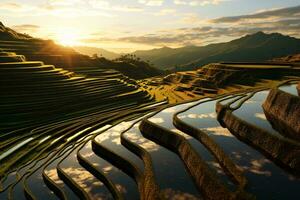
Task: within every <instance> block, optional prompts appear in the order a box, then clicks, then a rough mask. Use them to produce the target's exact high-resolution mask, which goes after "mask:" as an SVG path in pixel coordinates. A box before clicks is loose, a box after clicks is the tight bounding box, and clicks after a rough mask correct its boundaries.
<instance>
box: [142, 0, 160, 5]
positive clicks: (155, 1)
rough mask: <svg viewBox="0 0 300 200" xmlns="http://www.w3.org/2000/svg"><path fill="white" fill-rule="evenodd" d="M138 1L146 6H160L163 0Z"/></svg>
mask: <svg viewBox="0 0 300 200" xmlns="http://www.w3.org/2000/svg"><path fill="white" fill-rule="evenodd" d="M138 2H139V3H141V4H144V5H146V6H161V5H162V4H163V3H164V0H139V1H138Z"/></svg>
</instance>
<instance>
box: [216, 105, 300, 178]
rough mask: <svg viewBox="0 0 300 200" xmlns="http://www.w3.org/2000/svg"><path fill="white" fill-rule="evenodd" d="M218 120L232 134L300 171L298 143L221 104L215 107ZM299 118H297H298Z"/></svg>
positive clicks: (277, 160)
mask: <svg viewBox="0 0 300 200" xmlns="http://www.w3.org/2000/svg"><path fill="white" fill-rule="evenodd" d="M216 110H217V113H218V120H219V121H220V123H221V125H222V126H224V127H226V128H227V129H228V130H229V131H230V132H231V133H232V134H234V135H235V136H236V137H237V138H239V139H240V140H242V141H244V142H246V143H248V144H249V145H251V146H253V147H254V148H256V149H257V150H259V151H261V152H262V153H264V154H265V155H266V156H268V157H269V158H270V159H272V160H273V161H275V162H276V163H278V164H280V166H283V167H284V168H287V169H289V170H290V171H292V172H294V173H300V145H299V143H296V142H291V141H290V140H286V139H283V138H279V137H277V136H275V135H272V134H270V133H268V132H267V131H265V130H263V129H261V128H258V127H256V126H254V125H252V124H249V123H248V122H246V121H243V120H241V119H240V118H238V117H237V116H235V115H234V114H233V113H232V110H231V109H230V108H228V107H225V106H223V105H221V104H219V103H218V104H217V107H216ZM298 119H299V118H298Z"/></svg>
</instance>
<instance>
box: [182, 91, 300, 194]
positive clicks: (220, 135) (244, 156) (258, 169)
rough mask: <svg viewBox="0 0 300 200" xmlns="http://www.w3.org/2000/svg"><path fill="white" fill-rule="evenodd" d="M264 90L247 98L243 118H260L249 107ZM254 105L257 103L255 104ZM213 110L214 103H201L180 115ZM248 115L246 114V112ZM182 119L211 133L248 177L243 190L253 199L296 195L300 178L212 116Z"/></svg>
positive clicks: (260, 116) (261, 119)
mask: <svg viewBox="0 0 300 200" xmlns="http://www.w3.org/2000/svg"><path fill="white" fill-rule="evenodd" d="M267 94H268V93H267V92H262V93H260V94H259V96H256V97H255V98H253V99H250V100H249V101H248V104H244V105H243V106H245V105H247V106H250V107H248V109H247V110H245V109H244V112H245V113H242V112H240V113H242V114H243V115H244V119H245V120H247V121H249V118H255V120H258V121H266V120H264V118H265V117H264V114H262V113H261V112H260V111H259V109H258V108H255V107H252V106H253V105H255V104H257V103H256V102H258V101H259V100H260V101H262V99H264V98H263V97H266V95H267ZM257 105H258V104H257ZM214 110H215V103H214V102H211V103H204V104H200V105H199V106H196V107H194V108H192V109H190V110H188V111H187V112H185V113H182V114H181V115H186V116H187V115H189V114H194V113H197V114H198V115H201V114H204V115H205V114H210V113H212V112H214ZM247 115H249V118H246V116H247ZM182 120H183V121H184V122H186V123H188V124H190V125H192V126H194V127H196V128H198V129H201V130H202V131H204V132H206V133H207V134H208V135H210V137H212V138H213V139H214V140H215V141H216V142H217V143H218V144H219V145H220V146H221V147H222V149H223V150H224V152H225V153H226V154H227V155H229V156H230V157H231V158H232V159H233V161H234V162H235V163H236V164H237V165H238V166H239V167H240V168H242V169H243V170H244V172H245V176H246V178H247V179H248V181H249V185H248V188H247V191H249V192H251V193H253V194H255V195H256V196H257V199H262V200H264V199H278V200H282V199H299V198H300V193H299V192H298V191H299V190H300V180H299V179H297V178H295V177H294V176H292V175H290V174H288V173H286V172H285V171H284V170H282V169H280V168H279V167H278V166H276V165H275V164H274V163H273V162H271V161H270V160H268V159H267V158H266V157H265V156H263V155H262V154H261V153H259V152H258V151H256V150H254V149H253V148H252V147H250V146H248V145H246V144H245V143H243V142H241V141H240V140H238V139H237V138H236V137H234V135H232V134H231V133H230V131H228V129H225V128H222V127H221V126H220V124H219V122H218V121H217V119H216V118H203V119H201V120H198V119H195V118H184V119H182Z"/></svg>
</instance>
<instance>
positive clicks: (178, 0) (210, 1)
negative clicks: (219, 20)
mask: <svg viewBox="0 0 300 200" xmlns="http://www.w3.org/2000/svg"><path fill="white" fill-rule="evenodd" d="M224 1H229V0H174V4H176V5H188V6H206V5H218V4H220V3H221V2H224Z"/></svg>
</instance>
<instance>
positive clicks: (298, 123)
mask: <svg viewBox="0 0 300 200" xmlns="http://www.w3.org/2000/svg"><path fill="white" fill-rule="evenodd" d="M263 108H264V111H265V115H266V117H267V119H268V120H269V121H270V122H271V123H272V126H273V127H274V128H276V129H277V130H278V131H279V132H280V133H282V134H283V135H285V136H287V137H290V138H293V139H297V140H300V98H299V97H298V96H294V95H291V94H289V93H286V92H283V91H281V90H279V89H272V90H271V91H270V93H269V95H268V98H267V99H266V101H265V102H264V104H263Z"/></svg>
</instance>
